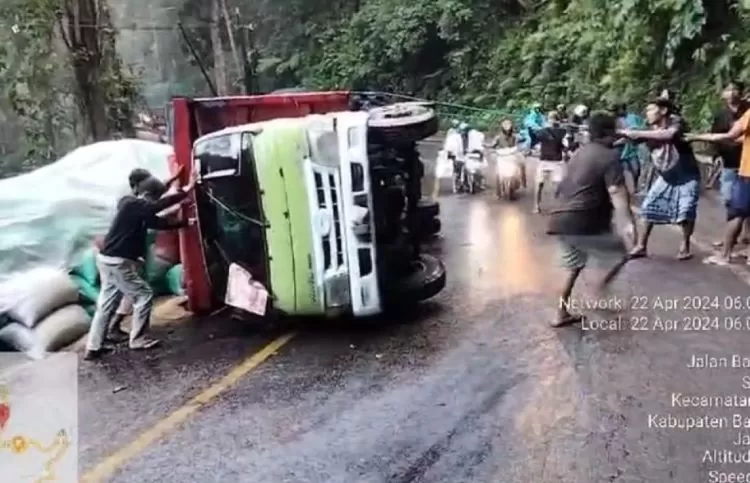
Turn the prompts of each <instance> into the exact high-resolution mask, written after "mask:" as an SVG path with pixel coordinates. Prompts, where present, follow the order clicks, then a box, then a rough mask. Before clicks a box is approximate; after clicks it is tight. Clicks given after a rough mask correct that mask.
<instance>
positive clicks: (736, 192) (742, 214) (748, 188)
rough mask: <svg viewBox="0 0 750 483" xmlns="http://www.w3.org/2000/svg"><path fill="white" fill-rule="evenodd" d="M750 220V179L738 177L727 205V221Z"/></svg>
mask: <svg viewBox="0 0 750 483" xmlns="http://www.w3.org/2000/svg"><path fill="white" fill-rule="evenodd" d="M735 218H750V178H748V177H745V176H737V180H735V182H734V183H733V184H732V197H731V199H730V200H729V204H728V205H727V220H733V219H735Z"/></svg>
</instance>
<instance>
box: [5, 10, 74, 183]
mask: <svg viewBox="0 0 750 483" xmlns="http://www.w3.org/2000/svg"><path fill="white" fill-rule="evenodd" d="M56 10H57V2H56V1H55V0H27V1H23V2H17V3H14V4H4V5H2V6H0V18H3V19H6V21H7V22H9V23H10V24H11V28H4V29H0V89H2V94H3V95H2V97H3V98H4V99H5V100H6V103H4V107H5V108H6V111H7V110H10V111H11V112H12V113H13V114H14V116H15V120H16V121H17V122H18V123H20V126H21V133H22V139H20V140H19V144H20V146H19V147H20V152H19V153H18V159H17V162H16V163H15V166H4V168H5V170H6V171H12V172H17V171H22V170H24V169H26V168H28V167H29V166H28V164H29V163H30V162H31V160H41V161H44V160H50V159H52V158H54V156H55V151H56V148H57V146H58V144H59V143H60V141H61V139H60V137H61V133H64V132H65V131H66V130H70V128H71V125H70V122H69V119H70V116H67V115H66V114H65V112H64V105H65V104H66V102H68V101H69V92H68V91H66V89H65V88H64V86H63V85H62V83H60V82H59V79H60V77H61V72H60V69H59V67H60V60H61V59H60V55H59V53H58V52H57V51H56V50H55V48H54V46H53V42H52V38H53V34H54V26H55V23H56V20H55V12H56ZM3 161H7V160H3ZM3 164H7V162H6V163H3ZM1 167H3V166H0V168H1Z"/></svg>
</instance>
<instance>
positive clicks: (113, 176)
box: [0, 139, 174, 282]
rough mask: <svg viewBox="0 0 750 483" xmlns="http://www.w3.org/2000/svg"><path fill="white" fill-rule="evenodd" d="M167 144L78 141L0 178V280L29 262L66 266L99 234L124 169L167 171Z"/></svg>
mask: <svg viewBox="0 0 750 483" xmlns="http://www.w3.org/2000/svg"><path fill="white" fill-rule="evenodd" d="M173 152H174V150H173V149H172V147H171V146H169V145H165V144H159V143H153V142H149V141H141V140H136V139H123V140H119V141H106V142H101V143H95V144H90V145H88V146H83V147H80V148H78V149H76V150H74V151H72V152H70V153H69V154H67V155H66V156H64V157H63V158H61V159H60V160H58V161H56V162H54V163H52V164H50V165H47V166H44V167H43V168H40V169H37V170H35V171H32V172H31V173H28V174H24V175H21V176H15V177H13V178H7V179H3V180H0V282H3V281H6V280H8V279H9V278H11V277H12V276H13V275H14V274H15V273H18V272H23V271H26V270H28V269H29V268H33V267H38V266H48V267H55V268H69V267H70V266H71V265H72V264H73V263H74V262H75V261H76V259H77V258H78V256H80V254H81V253H82V252H83V251H85V250H87V249H88V248H89V247H90V246H91V240H92V239H93V237H95V236H97V235H102V234H104V233H105V232H106V231H107V229H108V228H109V224H110V223H111V221H112V218H113V217H114V214H115V210H116V207H117V201H118V200H119V199H120V198H121V197H122V196H124V195H126V194H128V193H129V192H130V186H129V185H128V174H130V171H131V170H133V169H134V168H145V169H147V170H149V171H151V173H153V175H154V176H156V177H158V178H160V179H167V178H168V177H169V156H170V155H171V154H172V153H173Z"/></svg>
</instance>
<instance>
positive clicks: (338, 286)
mask: <svg viewBox="0 0 750 483" xmlns="http://www.w3.org/2000/svg"><path fill="white" fill-rule="evenodd" d="M323 287H324V289H325V295H326V306H327V307H347V306H349V305H350V304H351V300H352V299H351V294H350V292H349V273H348V272H347V271H346V269H344V268H343V267H342V269H341V270H339V271H337V272H335V273H332V274H328V275H325V276H324V278H323Z"/></svg>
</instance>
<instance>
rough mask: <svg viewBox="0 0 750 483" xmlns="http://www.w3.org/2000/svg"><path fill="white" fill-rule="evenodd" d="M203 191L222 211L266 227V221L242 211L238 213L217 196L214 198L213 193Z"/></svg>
mask: <svg viewBox="0 0 750 483" xmlns="http://www.w3.org/2000/svg"><path fill="white" fill-rule="evenodd" d="M203 192H204V193H205V194H206V196H207V197H208V198H209V199H210V200H211V201H212V202H214V203H216V204H217V205H219V207H221V208H222V209H223V210H224V211H226V212H228V213H229V214H230V215H234V216H235V217H237V218H239V219H241V220H244V221H247V222H248V223H252V224H254V225H258V226H260V227H262V228H268V224H267V223H264V222H262V221H260V220H256V219H255V218H251V217H249V216H247V215H245V214H243V213H240V212H239V211H237V210H235V209H233V208H230V207H228V206H227V205H225V204H224V203H222V202H221V201H220V200H219V199H218V198H216V197H215V196H214V195H212V194H211V193H209V191H208V190H203Z"/></svg>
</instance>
